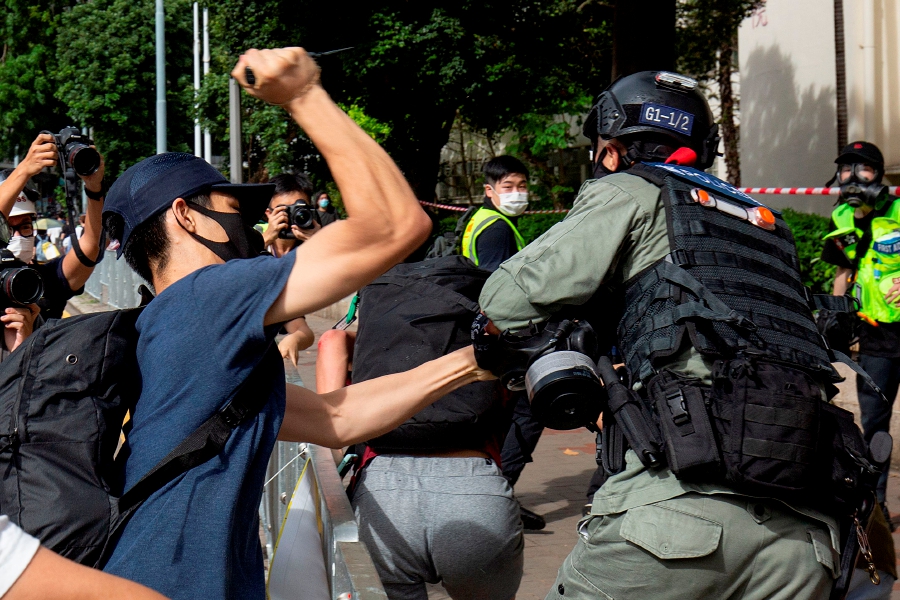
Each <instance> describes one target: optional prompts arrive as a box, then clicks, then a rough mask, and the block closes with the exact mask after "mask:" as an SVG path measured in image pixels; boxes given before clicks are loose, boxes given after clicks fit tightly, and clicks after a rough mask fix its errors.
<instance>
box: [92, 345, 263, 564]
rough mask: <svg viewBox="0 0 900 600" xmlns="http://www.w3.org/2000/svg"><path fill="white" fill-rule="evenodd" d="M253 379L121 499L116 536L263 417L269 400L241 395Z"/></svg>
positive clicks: (238, 389) (239, 387)
mask: <svg viewBox="0 0 900 600" xmlns="http://www.w3.org/2000/svg"><path fill="white" fill-rule="evenodd" d="M273 345H274V344H270V345H269V347H268V348H266V350H265V352H263V355H265V354H266V353H268V352H269V350H270V349H271V348H272V346H273ZM254 372H255V371H254ZM252 375H253V373H251V374H250V376H248V377H247V379H245V380H244V382H243V383H241V385H240V386H238V388H237V389H236V390H235V391H234V394H233V395H232V397H231V400H230V401H229V402H228V404H226V405H225V406H224V407H223V408H222V409H221V410H219V411H218V412H217V413H216V414H214V415H213V416H211V417H210V418H208V419H207V420H206V421H204V422H203V424H202V425H200V426H199V427H198V428H197V429H196V430H195V431H194V432H193V433H192V434H191V435H189V436H188V437H187V438H186V439H185V440H184V441H183V442H181V443H180V444H178V446H176V447H175V449H174V450H172V451H171V452H169V454H167V455H166V456H165V458H163V459H162V460H161V461H159V463H157V464H156V466H155V467H153V468H152V469H150V471H149V472H148V473H147V474H145V475H144V476H143V477H141V478H140V480H138V482H137V483H136V484H134V485H133V486H132V487H131V489H129V490H128V491H127V492H125V493H124V494H122V496H121V497H120V498H119V516H120V518H119V522H118V523H117V525H116V528H115V532H116V534H118V533H121V530H122V529H123V528H124V525H125V523H127V522H128V519H129V518H130V516H131V514H132V513H133V512H134V511H135V510H137V509H138V507H140V505H141V504H142V503H143V502H144V500H146V499H147V498H149V497H150V496H151V495H153V494H154V493H155V492H157V491H158V490H160V489H162V488H163V487H164V486H165V485H166V484H168V483H170V482H171V481H173V480H174V479H175V478H176V477H178V476H179V475H182V474H184V473H187V472H188V471H190V470H191V469H193V468H194V467H197V466H199V465H202V464H203V463H205V462H206V461H208V460H210V459H211V458H213V457H214V456H216V455H217V454H219V453H220V452H221V451H222V449H223V448H225V444H226V443H227V442H228V439H229V438H230V437H231V432H232V431H233V430H234V429H236V428H237V427H238V426H240V425H241V424H242V423H244V422H245V421H247V420H248V419H250V418H251V417H254V416H256V415H257V414H259V411H261V410H262V409H263V407H264V406H265V405H266V403H267V402H268V401H269V399H268V397H264V396H261V395H259V394H246V395H243V396H242V395H241V391H243V390H244V389H245V388H246V386H247V382H248V381H250V380H251V379H252V378H253V377H252ZM111 537H113V536H111ZM117 538H118V535H115V539H116V541H117ZM110 550H111V548H110Z"/></svg>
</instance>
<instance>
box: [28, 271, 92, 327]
mask: <svg viewBox="0 0 900 600" xmlns="http://www.w3.org/2000/svg"><path fill="white" fill-rule="evenodd" d="M63 258H64V257H62V256H60V257H58V258H54V259H53V260H51V261H48V262H45V263H43V264H39V265H31V266H32V267H33V268H34V269H35V270H37V272H38V273H39V274H40V276H41V280H42V281H43V282H44V295H43V296H42V297H41V299H40V300H39V301H38V306H40V307H41V316H42V317H44V319H61V318H62V315H63V311H64V310H65V309H66V302H68V301H69V298H71V297H73V296H77V295H78V294H81V293H82V292H84V287H82V288H81V289H79V290H76V291H72V288H70V287H69V282H68V280H67V279H66V277H65V275H63V270H62V261H63Z"/></svg>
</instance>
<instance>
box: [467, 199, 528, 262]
mask: <svg viewBox="0 0 900 600" xmlns="http://www.w3.org/2000/svg"><path fill="white" fill-rule="evenodd" d="M497 220H502V221H505V222H506V224H507V225H509V227H510V229H512V230H513V233H514V234H515V236H516V251H517V252H518V251H521V250H522V248H524V247H525V240H524V239H522V234H520V233H519V230H518V229H516V226H515V225H513V223H512V221H510V220H509V219H507V218H506V217H505V216H503V215H502V214H500V213H499V212H497V211H496V210H490V209H489V208H485V207H483V206H482V207H481V208H479V209H478V210H477V211H476V212H475V214H474V215H472V218H471V219H469V222H468V224H466V230H465V232H464V233H463V238H462V255H463V256H465V257H466V258H468V259H470V260H471V261H472V262H474V263H475V266H478V251H477V250H476V247H475V244H476V242H477V241H478V236H479V235H481V234H482V233H483V232H484V230H485V229H487V228H488V227H490V226H491V225H493V224H494V223H496V222H497Z"/></svg>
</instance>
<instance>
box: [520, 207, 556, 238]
mask: <svg viewBox="0 0 900 600" xmlns="http://www.w3.org/2000/svg"><path fill="white" fill-rule="evenodd" d="M565 217H566V215H565V213H553V214H549V215H523V216H521V217H519V223H518V229H519V233H521V234H522V237H523V238H524V239H525V243H526V244H530V243H531V242H533V241H534V240H536V239H537V238H539V237H540V236H541V235H543V233H544V232H545V231H547V230H548V229H550V228H551V227H553V226H554V225H556V224H557V223H559V222H560V221H562V220H563V219H564V218H565Z"/></svg>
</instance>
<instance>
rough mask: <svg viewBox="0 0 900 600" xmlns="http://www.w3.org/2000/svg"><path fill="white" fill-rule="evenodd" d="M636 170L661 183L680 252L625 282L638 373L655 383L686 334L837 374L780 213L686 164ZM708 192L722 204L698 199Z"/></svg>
mask: <svg viewBox="0 0 900 600" xmlns="http://www.w3.org/2000/svg"><path fill="white" fill-rule="evenodd" d="M629 173H632V174H634V175H637V176H639V177H642V178H644V179H646V180H648V181H650V182H652V183H655V184H657V185H659V186H660V188H661V195H662V201H663V204H664V206H665V210H666V221H667V224H668V236H669V245H670V250H671V251H670V253H669V254H668V255H667V256H666V257H665V258H664V259H661V260H660V261H658V262H657V263H656V264H655V265H654V266H653V267H652V268H650V269H648V270H647V271H646V272H644V273H642V274H639V275H638V276H636V277H634V278H633V279H632V280H631V281H629V282H626V284H625V285H626V291H625V306H626V309H625V314H624V315H623V317H622V319H621V321H620V322H619V327H618V334H619V342H620V344H621V348H620V350H622V352H623V354H624V356H625V360H626V365H627V366H628V370H629V372H630V373H632V374H633V375H634V376H636V377H637V378H638V379H640V380H641V381H644V382H646V381H647V380H648V379H649V378H650V377H651V376H652V375H653V374H654V373H655V372H656V367H657V366H659V365H661V364H665V363H666V361H667V359H668V358H669V357H671V356H672V355H674V354H676V353H678V352H680V351H681V350H682V349H683V343H684V342H685V341H687V340H685V335H687V336H688V340H689V341H690V343H691V344H692V345H693V347H694V348H696V350H697V351H698V352H700V353H701V354H703V355H705V356H707V357H711V358H734V357H735V356H737V355H738V354H739V353H744V354H752V355H757V356H761V357H766V358H769V359H773V360H778V361H782V362H785V363H788V364H791V365H796V366H797V367H800V368H802V369H804V370H807V371H809V372H811V373H816V374H819V375H821V376H824V377H826V378H828V379H835V378H836V372H835V371H834V369H833V368H832V366H831V362H830V360H829V356H828V351H827V350H826V348H825V347H824V343H823V341H822V338H821V336H820V335H819V332H818V330H817V329H816V324H815V321H814V319H813V315H812V310H811V308H810V298H809V293H808V291H807V289H806V287H805V286H804V285H803V282H802V280H801V278H800V263H799V259H798V258H797V250H796V248H795V247H794V239H793V236H792V235H791V231H790V229H789V228H788V227H787V225H786V224H785V222H784V220H783V219H782V218H781V215H780V214H778V213H776V212H774V211H768V209H765V207H763V206H762V205H761V204H759V203H758V202H756V201H755V200H753V199H752V198H751V197H750V196H747V195H746V194H743V193H741V192H740V191H738V190H737V189H736V188H734V187H732V186H731V185H729V184H728V183H726V182H724V181H721V180H719V179H716V178H715V177H713V176H711V175H707V174H706V173H702V172H700V171H696V170H694V169H690V168H687V167H680V166H673V165H655V166H647V165H637V166H636V167H635V168H633V169H631V170H630V171H629ZM700 190H703V191H705V192H706V193H707V194H709V195H710V196H711V197H712V198H713V201H714V202H715V201H716V200H718V202H719V203H721V204H720V207H719V208H713V207H709V206H703V205H702V204H700V203H699V202H697V201H695V200H694V199H693V198H692V194H693V195H696V194H697V193H698V191H700ZM725 203H728V205H729V206H733V207H736V208H737V209H738V211H743V210H747V209H751V210H754V209H760V208H762V209H765V211H766V212H768V214H769V215H771V216H772V217H774V227H773V228H772V229H771V230H769V229H765V228H763V227H760V226H757V225H754V224H752V223H751V222H750V221H748V220H746V218H744V219H742V218H738V217H735V216H732V215H731V214H728V213H727V212H724V211H723V210H721V209H722V208H723V206H722V204H725ZM725 208H727V207H725Z"/></svg>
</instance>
